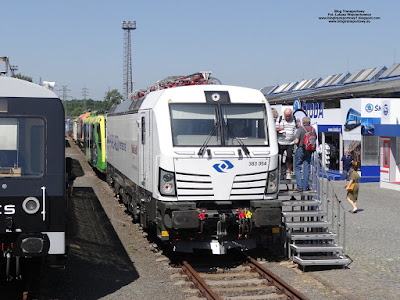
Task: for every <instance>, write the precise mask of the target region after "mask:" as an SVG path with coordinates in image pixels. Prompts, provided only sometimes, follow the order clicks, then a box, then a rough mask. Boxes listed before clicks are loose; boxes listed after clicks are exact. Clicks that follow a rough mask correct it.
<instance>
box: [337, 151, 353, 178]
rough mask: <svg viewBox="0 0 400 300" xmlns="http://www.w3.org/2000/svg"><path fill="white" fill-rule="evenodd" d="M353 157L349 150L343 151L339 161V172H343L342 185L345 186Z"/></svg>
mask: <svg viewBox="0 0 400 300" xmlns="http://www.w3.org/2000/svg"><path fill="white" fill-rule="evenodd" d="M353 161H354V159H353V156H352V155H351V154H350V151H349V150H345V151H344V155H343V157H342V159H341V160H340V171H341V172H343V176H344V183H345V185H346V186H347V175H348V174H349V173H350V167H351V166H352V164H353Z"/></svg>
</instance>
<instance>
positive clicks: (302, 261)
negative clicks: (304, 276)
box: [293, 255, 351, 266]
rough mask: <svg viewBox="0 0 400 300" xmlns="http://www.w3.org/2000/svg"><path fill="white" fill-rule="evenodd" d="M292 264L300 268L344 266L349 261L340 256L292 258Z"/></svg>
mask: <svg viewBox="0 0 400 300" xmlns="http://www.w3.org/2000/svg"><path fill="white" fill-rule="evenodd" d="M293 262H295V263H297V264H299V265H301V266H335V265H338V266H344V265H348V264H350V263H351V259H350V258H347V257H346V256H340V255H332V256H329V255H328V256H326V255H322V256H301V257H298V256H294V257H293Z"/></svg>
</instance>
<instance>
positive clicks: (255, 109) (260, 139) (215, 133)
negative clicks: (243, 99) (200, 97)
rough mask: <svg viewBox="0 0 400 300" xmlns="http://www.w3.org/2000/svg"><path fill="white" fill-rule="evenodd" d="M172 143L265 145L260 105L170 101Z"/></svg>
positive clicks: (186, 144) (265, 135)
mask: <svg viewBox="0 0 400 300" xmlns="http://www.w3.org/2000/svg"><path fill="white" fill-rule="evenodd" d="M170 111H171V126H172V139H173V144H174V146H192V147H193V146H202V145H203V144H204V143H205V142H206V141H207V145H208V146H224V147H229V146H236V147H237V146H240V145H241V144H243V145H245V146H268V138H267V134H266V133H267V127H266V116H265V106H264V105H262V104H245V105H244V104H223V105H216V104H198V103H195V104H194V103H185V104H183V103H179V104H170Z"/></svg>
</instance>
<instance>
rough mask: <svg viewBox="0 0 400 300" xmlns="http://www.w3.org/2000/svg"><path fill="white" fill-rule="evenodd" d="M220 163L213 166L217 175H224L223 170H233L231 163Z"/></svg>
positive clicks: (225, 161) (224, 161)
mask: <svg viewBox="0 0 400 300" xmlns="http://www.w3.org/2000/svg"><path fill="white" fill-rule="evenodd" d="M221 162H222V163H219V164H215V165H213V168H214V169H215V170H217V172H219V173H226V172H225V171H224V170H229V169H232V168H233V165H232V163H231V162H230V161H229V160H221Z"/></svg>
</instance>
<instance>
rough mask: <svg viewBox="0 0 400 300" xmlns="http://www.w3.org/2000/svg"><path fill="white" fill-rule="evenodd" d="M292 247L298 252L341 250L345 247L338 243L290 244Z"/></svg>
mask: <svg viewBox="0 0 400 300" xmlns="http://www.w3.org/2000/svg"><path fill="white" fill-rule="evenodd" d="M290 249H292V250H293V251H296V252H297V253H311V252H339V251H342V250H343V247H342V246H338V245H336V244H298V245H296V244H290Z"/></svg>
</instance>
